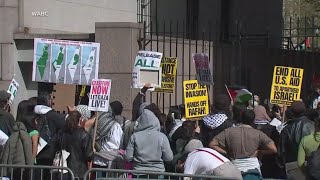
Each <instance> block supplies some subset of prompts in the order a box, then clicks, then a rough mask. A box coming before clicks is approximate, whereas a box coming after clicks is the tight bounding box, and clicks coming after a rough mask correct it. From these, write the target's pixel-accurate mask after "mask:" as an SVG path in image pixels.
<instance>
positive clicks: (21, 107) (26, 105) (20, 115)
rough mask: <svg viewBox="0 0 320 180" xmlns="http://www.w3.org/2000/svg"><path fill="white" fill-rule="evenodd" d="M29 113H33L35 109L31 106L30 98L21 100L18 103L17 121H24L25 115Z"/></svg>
mask: <svg viewBox="0 0 320 180" xmlns="http://www.w3.org/2000/svg"><path fill="white" fill-rule="evenodd" d="M30 108H31V109H30ZM30 110H31V111H30ZM29 113H33V109H32V107H31V103H30V101H28V100H23V101H21V102H20V103H19V104H18V108H17V117H16V121H17V122H22V123H24V122H23V119H24V116H25V115H26V114H29Z"/></svg>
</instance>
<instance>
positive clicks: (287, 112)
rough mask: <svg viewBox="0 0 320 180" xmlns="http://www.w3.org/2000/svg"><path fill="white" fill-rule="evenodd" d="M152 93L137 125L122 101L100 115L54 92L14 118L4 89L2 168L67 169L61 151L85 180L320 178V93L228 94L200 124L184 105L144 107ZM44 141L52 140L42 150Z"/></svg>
mask: <svg viewBox="0 0 320 180" xmlns="http://www.w3.org/2000/svg"><path fill="white" fill-rule="evenodd" d="M149 88H150V85H149V84H146V85H145V86H144V87H143V88H142V89H141V90H140V92H139V93H138V94H137V96H136V97H135V99H134V102H133V107H132V109H133V110H132V119H131V120H129V119H127V118H126V117H124V116H122V110H123V106H122V104H121V102H119V101H113V102H111V103H110V105H109V109H108V112H100V113H98V114H97V113H94V112H91V111H90V110H88V106H87V105H86V104H83V105H78V106H75V107H70V106H68V113H67V114H61V113H57V112H55V111H54V110H53V109H52V97H51V95H50V93H51V92H46V93H43V94H40V95H39V96H38V97H33V98H30V99H29V100H24V101H21V102H20V103H19V106H18V109H17V116H16V118H14V117H13V116H12V115H11V113H10V112H9V111H10V110H9V106H8V102H9V98H10V94H9V93H7V92H6V91H0V108H1V109H0V130H1V134H2V135H1V137H2V138H3V137H4V135H3V134H5V135H7V137H9V139H7V140H3V139H2V140H1V141H2V146H1V154H2V155H1V164H26V165H50V166H51V165H59V163H58V164H55V163H56V162H55V160H56V157H55V156H56V155H57V154H56V152H57V151H59V150H63V151H61V153H63V154H64V153H66V154H67V167H69V168H70V169H71V170H72V171H73V173H74V175H75V177H78V178H79V179H82V178H83V176H84V173H85V172H86V171H87V170H88V169H89V168H92V167H93V168H113V169H127V170H141V171H152V172H176V173H184V174H206V175H214V176H219V177H228V178H231V179H245V180H247V179H248V180H254V179H262V178H271V179H319V178H320V175H319V170H320V164H319V163H320V161H319V158H320V154H319V152H318V151H319V150H318V149H319V145H320V118H319V112H320V102H318V97H320V93H319V92H320V91H319V90H318V91H317V92H318V94H317V96H316V97H315V98H314V99H312V100H309V101H302V100H301V101H294V102H293V103H292V104H291V106H290V107H287V108H284V107H283V106H280V105H272V104H270V103H269V100H268V99H267V100H265V101H261V100H260V98H259V97H258V96H256V95H255V96H254V97H253V98H251V99H250V100H249V101H247V102H237V100H236V99H235V100H234V99H231V98H230V96H229V95H228V93H225V94H220V95H217V96H216V97H215V98H214V102H213V103H212V107H211V110H210V114H208V115H206V116H204V117H202V118H201V119H200V120H199V121H193V120H186V116H185V105H183V104H181V105H177V106H175V108H172V109H171V110H170V112H169V114H168V115H166V114H164V113H163V112H161V110H160V109H159V107H158V106H157V105H156V104H154V103H151V104H149V103H146V102H144V97H145V94H146V92H147V91H148V89H149ZM66 106H67V105H66ZM283 118H284V119H283ZM95 123H97V126H96V127H97V129H96V134H94V127H95V126H94V125H95ZM94 138H95V143H94V144H95V145H94V147H93V145H92V144H93V139H94ZM39 139H42V140H44V141H46V142H47V145H46V146H45V147H42V148H43V149H42V150H41V151H40V152H38V151H39V149H38V148H40V147H41V146H39V144H40V143H42V142H41V141H40V140H39ZM5 141H6V142H5ZM307 162H308V163H307ZM18 175H19V176H22V175H21V174H19V173H18ZM19 176H18V177H19ZM92 176H95V177H91V178H92V179H94V178H99V177H104V176H105V174H104V173H103V172H101V173H96V174H94V175H92ZM135 176H136V175H135V174H131V177H132V178H134V177H135ZM23 177H25V178H28V175H27V173H25V174H23ZM29 178H30V177H29ZM34 178H35V179H36V178H37V175H36V176H35V177H34ZM139 178H141V176H140V177H139ZM155 178H163V177H155ZM64 179H68V177H67V176H64Z"/></svg>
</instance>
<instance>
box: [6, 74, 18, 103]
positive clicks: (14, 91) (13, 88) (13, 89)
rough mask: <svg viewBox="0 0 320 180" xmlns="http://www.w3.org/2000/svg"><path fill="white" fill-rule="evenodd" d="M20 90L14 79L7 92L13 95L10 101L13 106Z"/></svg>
mask: <svg viewBox="0 0 320 180" xmlns="http://www.w3.org/2000/svg"><path fill="white" fill-rule="evenodd" d="M18 89H19V83H18V82H17V81H16V80H15V79H14V78H13V79H12V81H11V83H10V85H9V88H8V91H7V92H8V93H9V94H11V97H10V99H9V104H10V105H12V103H13V99H14V98H15V97H16V95H17V92H18Z"/></svg>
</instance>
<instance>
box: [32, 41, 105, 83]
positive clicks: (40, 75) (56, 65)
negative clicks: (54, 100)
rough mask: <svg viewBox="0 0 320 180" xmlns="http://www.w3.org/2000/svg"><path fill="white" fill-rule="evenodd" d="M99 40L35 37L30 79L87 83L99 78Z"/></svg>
mask: <svg viewBox="0 0 320 180" xmlns="http://www.w3.org/2000/svg"><path fill="white" fill-rule="evenodd" d="M99 53H100V43H93V42H81V41H68V40H57V39H44V38H35V39H34V59H33V71H32V80H33V81H38V82H49V83H63V84H81V85H90V84H91V81H92V79H97V78H98V70H99Z"/></svg>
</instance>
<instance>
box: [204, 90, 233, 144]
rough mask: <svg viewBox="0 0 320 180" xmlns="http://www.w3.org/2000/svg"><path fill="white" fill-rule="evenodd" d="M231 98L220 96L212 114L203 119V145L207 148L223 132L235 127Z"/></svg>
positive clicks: (216, 100) (215, 101) (216, 99)
mask: <svg viewBox="0 0 320 180" xmlns="http://www.w3.org/2000/svg"><path fill="white" fill-rule="evenodd" d="M230 103H231V100H230V97H229V96H227V95H225V94H220V95H218V96H217V97H216V98H215V100H214V104H213V109H212V113H211V114H209V115H207V116H205V117H204V118H203V124H204V125H203V127H202V128H201V129H202V143H203V145H204V146H205V147H208V144H209V143H210V142H211V140H212V139H213V138H214V137H215V136H216V135H218V134H219V133H220V132H222V131H223V130H225V129H227V128H229V127H231V126H233V124H234V121H233V120H232V119H231V115H230Z"/></svg>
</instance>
